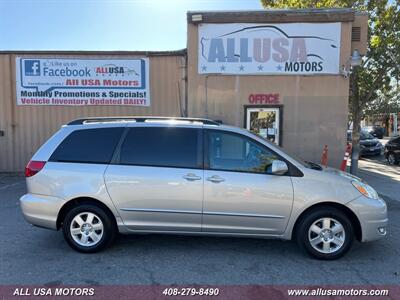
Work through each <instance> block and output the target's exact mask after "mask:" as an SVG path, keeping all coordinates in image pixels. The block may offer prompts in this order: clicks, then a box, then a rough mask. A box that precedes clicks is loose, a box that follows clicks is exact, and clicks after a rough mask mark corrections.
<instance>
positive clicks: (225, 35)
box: [198, 23, 341, 75]
mask: <svg viewBox="0 0 400 300" xmlns="http://www.w3.org/2000/svg"><path fill="white" fill-rule="evenodd" d="M340 30H341V25H340V23H285V24H243V23H240V24H199V41H198V72H199V74H213V73H216V74H222V75H224V74H226V75H230V74H234V75H242V74H252V75H254V74H256V75H265V74H271V75H309V74H339V73H340V66H339V56H340Z"/></svg>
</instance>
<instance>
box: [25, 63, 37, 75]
mask: <svg viewBox="0 0 400 300" xmlns="http://www.w3.org/2000/svg"><path fill="white" fill-rule="evenodd" d="M25 76H40V60H33V59H30V60H25Z"/></svg>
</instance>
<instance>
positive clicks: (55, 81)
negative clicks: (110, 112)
mask: <svg viewBox="0 0 400 300" xmlns="http://www.w3.org/2000/svg"><path fill="white" fill-rule="evenodd" d="M16 85H17V87H16V93H17V104H18V105H130V106H150V92H149V61H148V59H147V58H137V59H136V58H135V59H74V58H22V57H17V58H16Z"/></svg>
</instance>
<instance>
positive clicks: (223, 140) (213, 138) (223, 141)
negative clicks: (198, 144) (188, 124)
mask: <svg viewBox="0 0 400 300" xmlns="http://www.w3.org/2000/svg"><path fill="white" fill-rule="evenodd" d="M207 142H208V159H209V167H210V169H214V170H226V171H238V172H251V173H271V165H272V161H273V160H275V159H279V158H278V157H277V156H276V155H275V154H274V153H273V152H271V151H269V150H268V149H267V148H266V147H263V146H261V145H259V144H257V143H255V142H253V141H251V139H249V138H247V137H245V136H240V135H237V134H233V133H227V132H219V131H208V133H207Z"/></svg>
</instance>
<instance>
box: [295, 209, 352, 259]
mask: <svg viewBox="0 0 400 300" xmlns="http://www.w3.org/2000/svg"><path fill="white" fill-rule="evenodd" d="M353 241H354V229H353V226H352V224H351V222H350V220H349V218H348V217H347V215H346V214H344V213H343V212H342V211H340V210H338V209H336V208H333V207H329V208H328V207H326V208H325V207H324V208H320V209H316V210H313V211H311V212H310V213H308V214H307V215H305V216H304V217H303V218H302V219H301V220H300V222H299V224H298V228H297V242H298V244H299V246H300V247H301V248H302V249H304V250H305V251H306V252H307V253H308V254H310V255H311V256H313V257H315V258H318V259H327V260H332V259H337V258H339V257H341V256H343V255H344V254H345V253H346V252H347V251H348V250H349V249H350V248H351V246H352V244H353Z"/></svg>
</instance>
